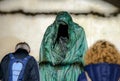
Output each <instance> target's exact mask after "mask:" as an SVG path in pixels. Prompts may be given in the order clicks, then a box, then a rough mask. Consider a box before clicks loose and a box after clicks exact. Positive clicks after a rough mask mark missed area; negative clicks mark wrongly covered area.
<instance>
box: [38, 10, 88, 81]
mask: <svg viewBox="0 0 120 81" xmlns="http://www.w3.org/2000/svg"><path fill="white" fill-rule="evenodd" d="M86 50H87V41H86V36H85V32H84V29H83V28H82V27H80V26H79V25H78V24H76V23H74V22H73V20H72V18H71V16H70V15H69V14H68V13H67V12H59V13H58V15H57V17H56V19H55V21H54V23H53V24H51V25H50V26H49V27H48V28H47V30H46V32H45V34H44V37H43V40H42V43H41V47H40V59H39V62H40V81H77V78H78V75H79V74H80V73H81V71H82V69H83V64H84V61H83V56H84V54H85V52H86Z"/></svg>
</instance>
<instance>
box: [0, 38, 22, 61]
mask: <svg viewBox="0 0 120 81" xmlns="http://www.w3.org/2000/svg"><path fill="white" fill-rule="evenodd" d="M18 42H21V41H20V39H18V38H17V37H13V36H7V37H0V61H1V60H2V58H3V57H4V56H5V55H6V54H8V53H10V52H14V51H15V50H14V49H15V46H16V44H17V43H18Z"/></svg>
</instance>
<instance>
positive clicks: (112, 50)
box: [84, 40, 120, 65]
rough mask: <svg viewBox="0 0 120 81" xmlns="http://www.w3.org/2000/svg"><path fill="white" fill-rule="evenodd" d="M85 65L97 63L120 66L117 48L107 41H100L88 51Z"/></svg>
mask: <svg viewBox="0 0 120 81" xmlns="http://www.w3.org/2000/svg"><path fill="white" fill-rule="evenodd" d="M84 59H85V65H89V64H97V63H109V64H120V54H119V52H118V50H117V48H116V47H115V46H114V45H113V44H112V43H110V42H109V41H106V40H99V41H97V42H96V43H95V44H93V46H92V47H90V49H88V51H87V53H86V55H85V57H84Z"/></svg>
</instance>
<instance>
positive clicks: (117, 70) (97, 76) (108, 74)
mask: <svg viewBox="0 0 120 81" xmlns="http://www.w3.org/2000/svg"><path fill="white" fill-rule="evenodd" d="M85 71H86V72H87V73H88V76H89V78H90V79H91V80H92V81H118V80H119V78H120V65H117V64H108V63H99V64H90V65H87V66H85ZM78 81H87V77H86V75H85V72H83V73H81V74H80V75H79V77H78Z"/></svg>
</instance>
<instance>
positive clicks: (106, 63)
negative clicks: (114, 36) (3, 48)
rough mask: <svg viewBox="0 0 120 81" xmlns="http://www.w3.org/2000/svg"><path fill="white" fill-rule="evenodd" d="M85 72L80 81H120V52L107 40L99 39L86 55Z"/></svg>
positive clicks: (80, 76)
mask: <svg viewBox="0 0 120 81" xmlns="http://www.w3.org/2000/svg"><path fill="white" fill-rule="evenodd" d="M84 70H85V71H84V72H82V73H81V74H80V75H79V78H78V81H120V79H119V78H120V54H119V52H118V50H117V48H116V47H115V46H114V45H113V44H112V43H110V42H109V41H106V40H99V41H97V42H96V43H95V44H94V45H93V46H92V47H91V48H90V49H89V50H88V51H87V53H86V55H85V68H84Z"/></svg>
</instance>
